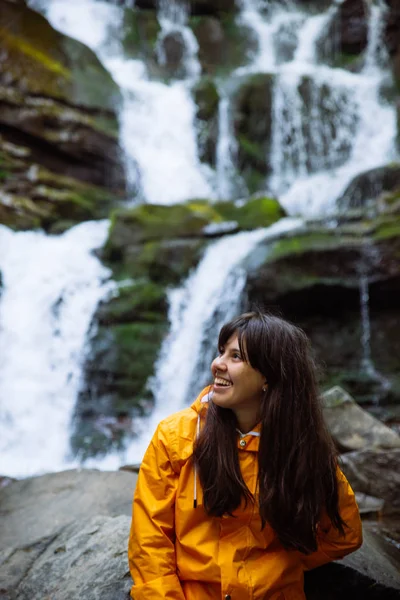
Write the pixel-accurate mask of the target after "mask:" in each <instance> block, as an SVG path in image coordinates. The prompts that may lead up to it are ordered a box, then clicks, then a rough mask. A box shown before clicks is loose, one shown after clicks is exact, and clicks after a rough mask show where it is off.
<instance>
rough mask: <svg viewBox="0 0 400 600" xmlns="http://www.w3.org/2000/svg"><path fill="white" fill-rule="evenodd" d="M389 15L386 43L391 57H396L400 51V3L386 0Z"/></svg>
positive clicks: (397, 0)
mask: <svg viewBox="0 0 400 600" xmlns="http://www.w3.org/2000/svg"><path fill="white" fill-rule="evenodd" d="M385 3H386V5H387V7H388V13H387V14H386V19H385V41H386V46H387V49H388V51H389V53H390V55H392V56H393V55H395V54H397V53H398V50H399V49H400V2H399V0H385Z"/></svg>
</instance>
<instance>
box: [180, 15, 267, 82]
mask: <svg viewBox="0 0 400 600" xmlns="http://www.w3.org/2000/svg"><path fill="white" fill-rule="evenodd" d="M189 24H190V27H191V28H192V30H193V33H194V35H195V36H196V39H197V42H198V45H199V53H198V56H199V60H200V63H201V66H202V71H203V73H205V74H207V75H226V74H227V73H228V72H229V71H230V70H232V69H234V68H237V67H240V66H242V65H245V64H246V63H247V62H248V61H249V56H251V54H252V52H254V51H256V50H257V40H256V39H255V37H254V32H253V31H251V29H249V27H247V26H246V25H244V24H241V23H240V22H239V21H238V20H237V19H235V18H234V16H232V15H229V14H228V15H222V16H220V18H217V17H212V16H204V17H192V18H191V19H190V21H189Z"/></svg>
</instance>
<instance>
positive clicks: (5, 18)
mask: <svg viewBox="0 0 400 600" xmlns="http://www.w3.org/2000/svg"><path fill="white" fill-rule="evenodd" d="M0 28H1V31H2V52H3V60H2V61H1V63H0V127H1V130H2V139H1V141H0V152H1V157H0V161H1V167H2V184H3V185H4V187H5V188H6V192H4V195H3V196H2V198H1V199H0V207H1V208H0V213H1V214H0V218H1V217H2V214H3V213H5V214H6V217H5V220H4V222H7V224H9V223H10V224H11V225H14V227H15V228H20V227H21V228H26V227H35V226H41V224H42V223H41V216H42V215H43V204H45V205H46V203H47V204H48V205H51V206H52V211H50V212H53V213H54V215H55V216H57V206H60V207H61V214H60V215H59V216H58V218H60V219H64V218H65V216H64V215H63V214H62V209H63V207H65V205H66V204H69V207H70V208H72V211H71V212H72V213H73V212H74V210H73V207H72V205H73V204H74V200H76V203H75V204H76V205H77V204H79V203H80V204H81V207H83V213H85V214H84V215H78V214H75V215H73V216H72V219H71V221H72V223H73V222H75V219H76V220H77V222H79V221H80V220H85V219H87V218H96V216H95V214H94V215H93V214H89V215H88V214H87V213H88V212H89V213H90V212H91V211H90V210H89V211H87V210H85V206H84V205H85V199H83V201H80V198H78V196H79V195H80V194H81V192H82V189H80V184H81V183H85V184H91V185H95V186H97V187H99V188H103V189H104V192H103V195H104V194H105V195H107V194H108V200H107V203H108V210H109V206H110V205H111V204H112V203H114V202H115V199H116V198H117V199H118V198H119V199H121V198H123V197H124V194H125V173H124V167H123V162H122V160H121V150H120V148H119V144H118V121H117V115H116V112H115V111H116V109H117V108H118V106H119V104H120V102H121V95H120V92H119V89H118V87H117V86H116V84H115V83H114V81H113V80H112V78H111V76H110V75H109V73H108V72H107V71H106V70H105V69H104V67H103V66H102V65H101V63H100V62H99V60H98V59H97V57H96V56H95V54H94V53H93V52H92V51H91V50H89V48H87V47H86V46H84V45H83V44H81V43H80V42H77V41H76V40H72V39H71V38H69V37H67V36H64V35H62V34H61V33H59V32H57V31H55V30H54V29H53V28H52V27H51V26H50V24H49V23H48V22H47V20H46V19H45V18H44V17H42V16H41V15H39V14H38V13H36V12H35V11H33V10H31V9H30V8H28V7H27V6H26V5H25V4H23V3H14V2H11V1H10V0H5V1H4V2H3V4H2V10H1V13H0ZM12 163H13V164H12ZM35 165H36V166H35ZM32 166H35V169H38V168H42V169H43V170H44V171H45V172H46V174H47V175H46V176H47V178H48V176H49V174H50V175H54V176H55V178H56V176H57V175H59V176H60V175H61V176H63V177H65V176H66V177H67V178H68V183H66V181H65V180H62V179H60V180H59V181H58V182H57V184H56V185H54V181H53V182H52V184H51V185H50V186H46V185H37V181H36V180H35V177H34V176H33V173H34V171H32V169H31V167H32ZM16 174H17V176H16ZM32 179H33V185H30V181H31V180H32ZM75 181H76V184H75V183H74V182H75ZM49 188H50V189H49ZM86 189H87V191H88V195H90V190H89V188H86ZM74 195H75V196H74ZM83 195H85V192H84V194H83ZM100 195H101V194H100ZM110 196H111V197H112V198H111V197H110ZM88 203H89V204H90V203H91V200H90V198H88ZM67 212H69V210H67ZM78 212H79V210H78ZM94 212H96V210H95V211H94ZM44 213H46V210H44ZM103 213H104V211H103ZM14 216H15V221H14V220H13V219H14ZM102 216H104V214H103V215H102ZM97 218H98V217H97ZM52 220H53V217H52V216H51V217H50V221H52Z"/></svg>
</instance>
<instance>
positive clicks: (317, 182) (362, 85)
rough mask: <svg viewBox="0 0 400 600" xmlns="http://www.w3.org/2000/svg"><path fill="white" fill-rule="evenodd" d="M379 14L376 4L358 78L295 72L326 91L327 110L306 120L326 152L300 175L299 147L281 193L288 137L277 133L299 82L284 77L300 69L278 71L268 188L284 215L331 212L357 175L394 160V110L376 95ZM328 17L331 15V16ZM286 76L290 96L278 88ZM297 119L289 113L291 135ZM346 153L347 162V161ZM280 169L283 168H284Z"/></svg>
mask: <svg viewBox="0 0 400 600" xmlns="http://www.w3.org/2000/svg"><path fill="white" fill-rule="evenodd" d="M383 10H384V9H383V5H382V4H379V5H377V6H374V7H373V10H372V11H371V16H370V26H369V30H370V35H369V43H368V48H367V51H366V56H367V57H368V60H367V62H366V65H365V68H364V69H363V71H362V72H361V73H350V72H347V71H344V70H342V69H337V68H336V69H332V68H329V67H327V66H326V65H319V64H312V63H310V64H308V66H307V68H306V69H305V68H303V69H302V70H301V71H300V72H301V73H302V74H303V75H307V76H309V77H311V78H312V82H313V85H314V86H316V88H320V89H321V90H322V92H323V94H325V95H326V90H328V91H329V94H328V100H329V102H328V105H327V106H326V107H323V106H322V108H321V109H320V110H319V111H317V110H316V108H315V106H314V108H311V112H310V117H312V111H313V110H314V112H315V116H316V122H314V120H313V134H312V135H313V137H314V143H315V141H316V138H317V136H318V137H319V138H320V144H321V147H324V148H325V149H326V150H325V152H324V155H323V157H322V161H320V164H319V165H318V169H319V170H318V171H317V172H316V173H314V174H313V173H312V172H311V170H310V169H309V171H308V172H307V173H305V172H304V171H305V169H304V162H305V160H307V158H308V157H309V156H310V155H309V154H308V155H307V154H306V155H305V156H303V158H301V152H302V148H301V146H300V147H299V148H298V152H297V155H298V156H297V165H298V166H297V169H292V171H291V173H290V178H291V179H292V184H291V185H289V188H288V189H287V190H286V191H285V186H287V185H288V178H287V177H280V175H281V172H282V167H283V164H284V161H283V160H282V158H279V157H282V156H284V155H285V153H286V154H288V152H289V150H288V148H287V146H285V144H287V143H288V137H287V135H286V136H285V135H284V134H282V130H283V131H285V130H287V129H288V128H290V124H288V122H287V117H288V116H289V111H287V112H286V114H285V111H284V108H283V107H284V106H286V103H287V102H290V99H291V97H293V96H297V97H298V81H296V80H295V78H294V77H292V76H291V75H288V74H289V73H291V72H292V71H293V70H294V71H295V72H297V73H299V65H298V64H297V63H296V61H294V62H293V63H289V64H287V65H285V66H284V68H283V69H282V73H283V74H282V75H280V76H279V77H278V79H277V86H276V90H275V91H276V97H275V110H276V112H275V113H274V116H275V119H274V122H273V136H272V140H273V143H272V150H271V156H272V157H275V159H276V157H278V158H277V159H276V162H278V161H280V162H279V164H278V165H277V170H276V171H275V170H274V172H273V175H272V178H271V184H272V187H273V190H274V192H275V193H277V194H278V195H279V198H280V202H281V204H282V205H283V206H284V208H285V209H286V210H287V211H288V213H289V214H292V215H296V214H300V215H303V216H306V217H318V216H324V215H329V214H330V213H334V212H335V210H336V204H335V203H336V200H337V198H338V197H340V195H341V194H342V193H343V191H344V190H345V188H346V187H347V185H348V184H349V183H350V181H351V180H352V179H353V178H354V177H355V176H356V175H357V174H359V173H360V172H363V171H367V170H369V169H373V168H375V167H378V166H381V165H384V164H387V163H388V162H390V161H391V160H393V159H394V158H395V156H396V149H395V131H396V114H395V110H394V108H393V107H391V106H389V105H388V104H385V102H384V101H382V99H381V98H380V95H379V88H380V84H381V83H382V81H383V78H384V77H385V76H387V74H386V73H385V72H384V71H382V70H381V69H378V68H374V64H375V65H376V66H381V63H380V62H379V64H378V65H377V62H376V61H380V60H381V53H380V51H379V48H380V47H381V45H382V43H381V39H380V33H381V31H382V27H381V21H382V18H383ZM331 15H332V16H334V12H332V13H331ZM320 25H323V26H324V27H325V26H326V23H324V22H323V21H322V20H321V21H320ZM306 31H307V27H306V26H305V27H303V29H302V30H301V31H300V34H299V45H300V46H301V44H302V36H303V35H304V33H305V32H306ZM307 43H308V42H307ZM307 54H308V56H309V57H312V53H310V52H308V51H307ZM303 56H304V53H303ZM303 67H304V65H303ZM288 77H289V78H290V77H292V83H291V84H290V83H289V87H290V88H291V90H292V91H291V92H290V91H289V90H288V89H286V92H285V91H284V92H283V93H282V82H283V85H287V78H288ZM295 88H296V89H295ZM279 96H281V97H279ZM329 96H330V98H329ZM312 106H313V105H312ZM277 107H278V108H277ZM325 109H327V110H328V120H327V119H326V115H324V110H325ZM332 109H333V110H332ZM283 115H284V116H283ZM296 119H298V114H297V113H296V114H295V113H292V121H293V127H292V128H293V130H294V131H298V126H299V125H298V123H297V125H296ZM318 124H319V125H318ZM327 133H328V137H327ZM289 145H291V143H290V144H289ZM294 145H296V136H294ZM344 150H345V156H344V160H342V163H343V164H342V165H341V166H340V164H339V165H337V164H335V163H336V162H337V159H340V155H341V154H342V153H343V151H344ZM348 152H349V157H348V159H346V156H347V153H348ZM320 159H321V157H320ZM284 168H285V169H287V167H286V166H284Z"/></svg>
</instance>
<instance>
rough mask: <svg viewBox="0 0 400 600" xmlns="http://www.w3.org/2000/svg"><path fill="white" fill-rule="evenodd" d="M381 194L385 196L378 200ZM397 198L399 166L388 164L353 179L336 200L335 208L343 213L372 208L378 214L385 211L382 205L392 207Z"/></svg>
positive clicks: (399, 179) (399, 188)
mask: <svg viewBox="0 0 400 600" xmlns="http://www.w3.org/2000/svg"><path fill="white" fill-rule="evenodd" d="M383 193H385V196H384V198H381V199H380V197H381V195H382V194H383ZM399 197H400V164H399V163H390V164H388V165H385V166H383V167H378V168H375V169H370V170H369V171H365V172H363V173H360V174H359V175H357V176H356V177H354V179H353V180H352V181H351V182H350V184H349V185H348V186H347V188H346V189H345V191H344V192H343V194H342V196H341V197H340V198H339V199H338V200H337V206H338V208H339V210H343V211H348V210H349V209H355V208H356V209H357V208H361V209H369V208H372V209H375V211H376V213H378V212H380V211H382V209H385V206H382V203H385V204H387V205H394V204H395V203H396V202H397V200H398V198H399ZM366 214H368V212H367V213H366Z"/></svg>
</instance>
